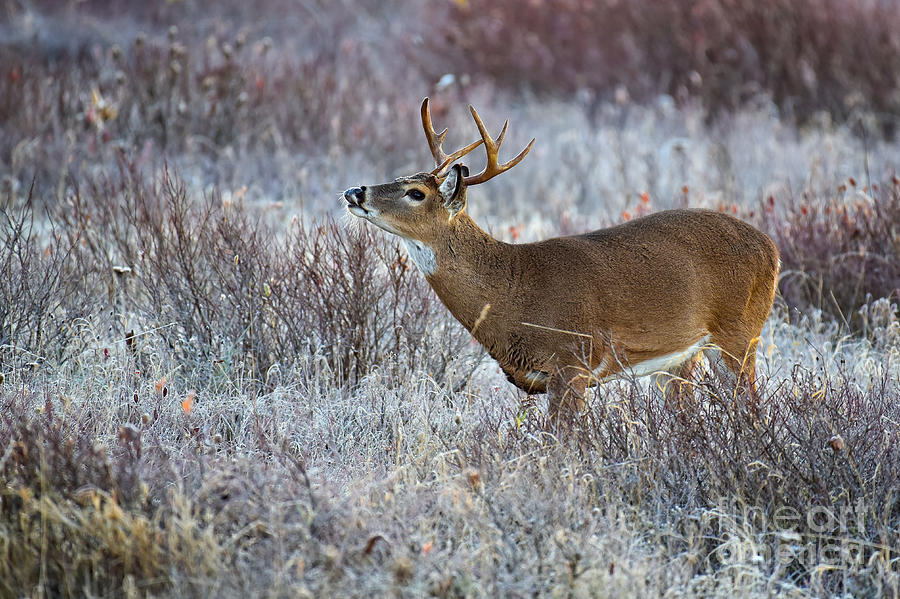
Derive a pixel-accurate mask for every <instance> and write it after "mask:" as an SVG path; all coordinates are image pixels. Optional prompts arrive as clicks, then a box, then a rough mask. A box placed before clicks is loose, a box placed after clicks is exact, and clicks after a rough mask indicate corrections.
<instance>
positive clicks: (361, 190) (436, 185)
mask: <svg viewBox="0 0 900 599" xmlns="http://www.w3.org/2000/svg"><path fill="white" fill-rule="evenodd" d="M469 109H470V110H471V111H472V117H473V118H474V119H475V124H476V125H477V126H478V131H479V133H481V139H479V140H477V141H474V142H472V143H470V144H469V145H467V146H465V147H463V148H460V149H459V150H457V151H455V152H453V153H452V154H449V155H448V154H445V153H444V150H443V149H442V147H441V144H442V143H443V141H444V137H445V136H446V135H447V130H446V129H444V130H443V131H442V132H441V133H435V131H434V127H433V126H432V124H431V111H430V109H429V107H428V98H425V101H424V102H422V127H423V128H424V129H425V137H426V138H427V139H428V145H429V147H430V148H431V154H432V156H434V161H435V165H436V168H435V169H434V170H433V171H431V172H430V173H418V174H415V175H412V176H408V177H400V178H399V179H395V180H394V181H392V182H391V183H384V184H381V185H372V186H368V187H366V186H363V187H354V188H352V189H348V190H347V191H345V192H344V199H345V200H346V201H347V209H348V210H349V211H350V213H351V214H354V215H355V216H358V217H360V218H364V219H366V220H368V221H369V222H371V223H372V224H374V225H376V226H378V227H381V228H382V229H384V230H385V231H388V232H389V233H394V234H395V235H399V236H401V237H403V238H404V239H407V240H415V241H420V242H423V243H425V244H427V245H430V244H431V242H432V241H434V240H435V239H437V238H438V236H439V235H440V232H441V230H443V229H445V228H446V227H447V225H448V223H451V222H452V221H453V219H454V218H456V216H457V215H458V214H459V213H460V212H462V211H463V210H464V209H465V207H466V188H467V187H468V186H470V185H477V184H479V183H484V182H485V181H487V180H488V179H491V178H493V177H495V176H497V175H499V174H500V173H502V172H504V171H507V170H509V169H511V168H512V167H514V166H515V165H517V164H518V163H519V162H521V160H522V159H523V158H525V155H526V154H528V151H529V150H530V149H531V146H532V144H533V143H534V140H533V139H532V140H531V143H529V144H528V146H527V147H526V148H525V149H524V150H522V151H521V152H520V153H519V155H518V156H516V157H515V158H513V159H512V160H510V161H509V162H506V163H504V164H500V163H499V159H498V152H499V150H500V144H501V143H503V138H504V137H505V136H506V128H507V127H508V126H509V121H508V120H507V121H506V124H505V125H503V129H502V130H501V131H500V135H498V136H497V139H496V140H494V139H492V138H491V136H490V135H489V134H488V132H487V129H486V128H485V126H484V123H483V122H482V121H481V117H479V116H478V113H477V112H476V111H475V109H474V108H472V107H471V106H470V107H469ZM482 144H484V147H485V150H486V152H487V166H485V169H484V171H482V172H481V173H479V174H477V175H474V176H469V169H468V168H467V167H465V166H463V165H461V164H455V161H456V160H458V159H459V158H462V157H463V156H465V155H466V154H468V153H469V152H471V151H472V150H474V149H475V148H477V147H478V146H480V145H482Z"/></svg>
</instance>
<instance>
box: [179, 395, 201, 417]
mask: <svg viewBox="0 0 900 599" xmlns="http://www.w3.org/2000/svg"><path fill="white" fill-rule="evenodd" d="M195 397H197V392H196V391H193V390H191V391H188V394H187V397H185V398H184V399H183V400H182V402H181V409H182V411H184V415H185V416H190V415H191V410H193V409H194V398H195Z"/></svg>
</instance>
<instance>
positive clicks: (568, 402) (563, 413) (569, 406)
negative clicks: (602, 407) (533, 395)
mask: <svg viewBox="0 0 900 599" xmlns="http://www.w3.org/2000/svg"><path fill="white" fill-rule="evenodd" d="M587 381H588V377H587V376H585V374H584V371H583V370H582V369H580V368H572V367H563V368H560V369H558V370H557V372H555V373H553V374H551V375H550V380H549V381H548V382H547V398H548V400H549V412H550V418H551V419H552V420H558V419H562V420H566V421H571V420H572V419H574V417H576V416H577V415H579V414H581V413H582V412H584V407H585V403H584V392H585V389H586V388H587Z"/></svg>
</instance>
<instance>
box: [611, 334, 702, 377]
mask: <svg viewBox="0 0 900 599" xmlns="http://www.w3.org/2000/svg"><path fill="white" fill-rule="evenodd" d="M707 342H709V335H707V336H705V337H703V338H702V339H701V340H700V341H698V342H697V343H695V344H693V345H691V346H690V347H688V348H686V349H683V350H681V351H676V352H672V353H671V354H666V355H664V356H659V357H657V358H652V359H650V360H644V361H643V362H641V363H639V364H634V365H633V366H630V367H628V368H626V369H625V373H628V374H631V375H632V376H635V377H641V376H647V375H650V374H654V373H657V372H668V371H671V370H674V369H675V368H677V367H678V366H681V364H683V363H684V361H685V360H687V359H688V358H690V357H691V356H693V355H694V354H696V353H697V352H698V351H700V349H701V348H703V347H704V346H705V345H706V344H707ZM608 365H609V363H608V362H607V359H606V358H604V359H603V361H602V362H601V363H600V366H598V367H597V368H595V369H594V375H600V373H602V372H603V371H604V370H606V368H607V366H608ZM621 374H623V373H618V374H614V375H611V376H607V377H604V378H603V379H602V381H601V382H603V381H608V380H610V379H612V378H615V377H616V376H619V375H621Z"/></svg>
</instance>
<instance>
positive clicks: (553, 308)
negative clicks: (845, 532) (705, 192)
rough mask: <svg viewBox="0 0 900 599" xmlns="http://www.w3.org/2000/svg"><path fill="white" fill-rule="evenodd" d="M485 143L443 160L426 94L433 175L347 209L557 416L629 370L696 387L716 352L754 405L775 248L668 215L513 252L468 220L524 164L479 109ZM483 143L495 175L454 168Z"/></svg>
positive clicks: (375, 191) (703, 217) (352, 198)
mask: <svg viewBox="0 0 900 599" xmlns="http://www.w3.org/2000/svg"><path fill="white" fill-rule="evenodd" d="M470 110H471V111H472V116H473V117H474V119H475V124H476V125H477V126H478V130H479V132H480V133H481V139H480V140H478V141H476V142H473V143H471V144H469V145H468V146H466V147H464V148H462V149H460V150H457V151H455V152H453V153H452V154H450V155H447V154H445V153H444V150H443V149H442V147H441V144H442V142H443V140H444V137H445V136H446V134H447V130H446V129H445V130H444V131H443V132H441V133H440V134H438V133H435V131H434V128H433V126H432V124H431V114H430V111H429V107H428V99H427V98H426V99H425V101H424V102H423V103H422V126H423V127H424V128H425V135H426V137H427V138H428V145H429V146H430V148H431V153H432V155H433V156H434V160H435V164H436V166H437V168H435V170H433V171H431V172H430V173H418V174H416V175H412V176H409V177H401V178H399V179H396V180H395V181H393V182H392V183H385V184H383V185H372V186H368V187H356V188H353V189H348V190H347V191H346V192H344V199H346V201H347V208H348V210H349V211H350V212H351V213H353V214H354V215H356V216H358V217H361V218H364V219H366V220H368V221H369V222H371V223H372V224H374V225H377V226H378V227H381V228H382V229H384V230H385V231H388V232H389V233H393V234H395V235H398V236H400V237H401V238H402V239H403V241H404V242H405V243H406V247H407V248H408V250H409V255H410V257H411V258H412V260H413V262H415V264H416V265H417V266H418V267H419V269H420V270H421V271H422V272H423V273H424V274H425V278H426V279H428V282H429V283H430V284H431V286H432V287H433V288H434V290H435V292H437V294H438V297H440V298H441V301H442V302H444V305H446V306H447V308H449V310H450V312H452V313H453V316H455V317H456V319H457V320H459V322H461V323H462V324H463V326H465V327H466V329H468V330H469V331H470V332H471V333H472V335H473V336H474V337H475V338H476V339H477V340H478V341H479V342H481V343H482V344H483V345H484V346H485V348H487V351H488V352H489V353H490V355H491V356H492V357H493V358H494V359H496V360H497V362H499V363H500V367H501V368H502V369H503V371H504V372H505V373H506V375H507V377H508V378H509V380H510V381H511V382H512V383H514V384H515V385H516V386H518V387H519V388H521V389H523V390H525V391H526V392H528V393H544V392H546V393H548V394H549V398H550V413H551V415H554V416H555V415H558V414H559V412H560V410H564V411H566V412H570V411H573V410H580V409H581V408H582V406H583V404H582V397H583V393H584V389H585V386H586V385H587V384H588V383H595V382H602V381H604V380H607V379H608V378H610V377H613V376H615V375H617V374H620V373H622V372H623V371H624V372H626V373H628V372H630V373H633V374H635V375H638V376H640V375H646V374H651V373H654V372H659V371H673V372H677V373H678V374H679V375H680V376H681V377H682V378H684V379H688V378H689V376H690V375H691V372H692V370H693V369H694V367H695V366H696V364H697V361H698V359H699V352H700V351H701V350H702V349H703V348H704V347H707V346H708V345H715V346H717V347H718V348H719V349H720V350H721V354H722V359H723V360H724V362H725V365H726V366H727V367H728V368H729V369H730V370H731V371H732V372H733V373H734V374H735V375H736V379H737V381H736V384H737V385H738V387H741V388H743V387H746V390H747V391H748V392H749V393H750V395H751V397H755V393H756V388H755V373H756V367H755V365H756V345H757V343H758V339H759V334H760V330H761V329H762V326H763V322H764V321H765V320H766V317H767V315H768V314H769V310H770V309H771V307H772V301H773V299H774V295H775V283H776V279H777V275H778V268H779V258H778V250H777V249H776V247H775V245H774V244H773V243H772V240H771V239H769V238H768V237H767V236H766V235H765V234H763V233H761V232H760V231H759V230H757V229H755V228H754V227H752V226H750V225H748V224H747V223H745V222H743V221H740V220H738V219H736V218H733V217H731V216H728V215H726V214H720V213H717V212H712V211H709V210H667V211H664V212H658V213H655V214H651V215H649V216H645V217H643V218H637V219H634V220H632V221H630V222H627V223H625V224H621V225H618V226H615V227H610V228H608V229H600V230H598V231H593V232H591V233H585V234H583V235H574V236H571V237H557V238H554V239H547V240H545V241H539V242H536V243H523V244H508V243H504V242H502V241H498V240H496V239H494V238H493V237H491V236H490V235H488V234H487V233H485V232H484V231H482V230H481V229H480V228H479V227H478V225H476V224H475V222H474V221H473V220H472V219H471V218H469V216H468V214H466V190H467V188H468V187H470V186H472V185H476V184H478V183H484V182H485V181H487V180H489V179H491V178H492V177H494V176H496V175H499V174H500V173H502V172H504V171H506V170H509V169H510V168H512V167H513V166H515V165H516V164H518V163H519V162H520V161H521V160H522V159H523V158H524V157H525V155H526V154H527V153H528V151H529V150H530V149H531V145H532V144H533V143H534V140H532V141H531V143H530V144H528V147H526V148H525V149H524V150H522V152H520V153H519V155H518V156H516V157H515V158H513V159H512V160H510V161H509V162H507V163H505V164H500V162H499V158H498V151H499V148H500V144H501V142H502V141H503V137H504V135H505V133H506V128H507V125H508V124H509V121H507V122H506V124H505V125H504V126H503V129H502V131H501V132H500V135H499V136H498V137H497V139H496V140H494V139H492V138H491V136H490V135H489V134H488V132H487V130H486V128H485V126H484V123H483V122H482V121H481V118H479V116H478V113H477V112H475V109H474V108H472V107H470ZM482 144H484V147H485V150H486V151H487V166H486V167H485V169H484V171H483V172H481V173H479V174H477V175H474V176H469V170H468V169H467V168H466V167H465V166H462V165H460V164H456V163H455V161H456V160H458V159H459V158H461V157H462V156H464V155H465V154H467V153H469V152H471V151H472V150H474V149H475V148H477V147H478V146H479V145H482Z"/></svg>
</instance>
